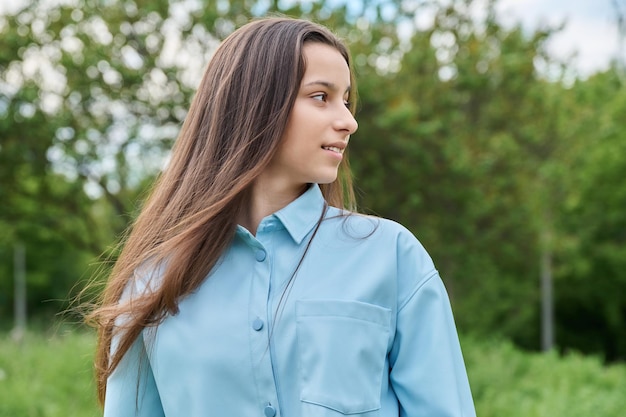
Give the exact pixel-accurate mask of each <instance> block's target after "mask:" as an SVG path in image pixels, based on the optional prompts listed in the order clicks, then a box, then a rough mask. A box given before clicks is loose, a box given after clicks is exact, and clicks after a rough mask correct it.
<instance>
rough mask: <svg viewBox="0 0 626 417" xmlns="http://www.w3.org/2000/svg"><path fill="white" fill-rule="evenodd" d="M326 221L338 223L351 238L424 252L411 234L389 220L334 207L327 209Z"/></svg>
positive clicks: (403, 227)
mask: <svg viewBox="0 0 626 417" xmlns="http://www.w3.org/2000/svg"><path fill="white" fill-rule="evenodd" d="M326 219H332V220H335V221H338V222H340V223H341V224H342V227H341V230H342V232H343V233H346V234H348V235H351V236H353V237H357V238H363V239H372V240H375V241H377V242H379V243H381V244H387V245H388V244H392V243H394V244H395V245H398V246H399V249H402V248H405V247H415V248H417V249H419V250H424V248H423V246H422V244H421V243H420V241H419V240H418V239H417V237H415V235H414V234H413V232H411V231H410V230H409V229H407V228H406V227H405V226H403V225H402V224H400V223H398V222H396V221H394V220H391V219H386V218H384V217H378V216H373V215H369V214H362V213H358V212H352V211H347V210H342V209H338V208H335V207H330V208H329V210H328V213H327V215H326Z"/></svg>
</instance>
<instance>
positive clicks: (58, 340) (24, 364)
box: [0, 329, 102, 417]
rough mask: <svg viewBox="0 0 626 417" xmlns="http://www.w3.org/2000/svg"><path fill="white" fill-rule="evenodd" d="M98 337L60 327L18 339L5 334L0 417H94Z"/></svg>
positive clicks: (0, 338)
mask: <svg viewBox="0 0 626 417" xmlns="http://www.w3.org/2000/svg"><path fill="white" fill-rule="evenodd" d="M94 341H95V338H94V336H93V335H92V334H90V333H86V332H76V331H69V330H61V329H57V330H55V331H54V332H47V333H41V334H36V333H27V334H26V335H25V337H24V339H23V340H22V342H21V343H16V342H15V341H14V340H13V339H12V338H11V336H10V334H8V333H1V334H0V417H57V416H58V417H92V416H101V415H102V413H101V411H100V409H99V408H98V405H97V403H96V395H95V388H94V386H95V384H94V383H93V372H92V365H91V363H92V357H93V350H94Z"/></svg>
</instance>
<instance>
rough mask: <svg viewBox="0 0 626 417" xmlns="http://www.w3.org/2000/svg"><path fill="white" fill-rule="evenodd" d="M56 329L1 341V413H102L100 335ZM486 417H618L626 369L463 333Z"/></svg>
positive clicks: (479, 408) (29, 416) (77, 416)
mask: <svg viewBox="0 0 626 417" xmlns="http://www.w3.org/2000/svg"><path fill="white" fill-rule="evenodd" d="M69 330H71V329H67V328H62V327H61V328H55V329H54V331H48V332H42V333H28V334H27V335H26V337H25V339H24V340H23V345H18V344H15V343H13V342H12V341H11V340H9V339H0V352H2V354H1V355H0V417H16V416H19V417H66V416H72V417H96V416H98V415H102V413H101V411H100V409H99V407H98V405H97V402H96V395H95V388H94V382H93V378H92V373H91V372H90V366H89V363H90V360H91V358H92V357H93V349H94V345H95V337H94V335H93V334H91V333H85V332H76V331H75V330H72V331H69ZM461 342H462V344H463V353H464V355H465V359H466V363H467V372H468V376H469V378H470V382H471V384H472V393H473V396H474V401H475V405H476V414H477V415H478V416H481V417H501V416H507V417H561V416H562V417H589V416H593V417H617V416H623V415H624V410H626V396H624V395H623V393H624V392H626V366H625V365H623V364H621V365H610V366H605V365H603V364H602V362H601V361H600V360H599V359H598V358H596V357H589V356H583V355H580V354H567V355H564V356H562V357H561V356H559V355H558V354H557V353H556V352H551V353H550V354H539V353H527V352H522V351H520V350H519V349H518V348H515V347H514V346H513V345H512V344H511V343H510V342H506V341H503V340H497V339H487V340H485V339H484V338H483V339H481V340H478V339H474V338H463V339H462V340H461Z"/></svg>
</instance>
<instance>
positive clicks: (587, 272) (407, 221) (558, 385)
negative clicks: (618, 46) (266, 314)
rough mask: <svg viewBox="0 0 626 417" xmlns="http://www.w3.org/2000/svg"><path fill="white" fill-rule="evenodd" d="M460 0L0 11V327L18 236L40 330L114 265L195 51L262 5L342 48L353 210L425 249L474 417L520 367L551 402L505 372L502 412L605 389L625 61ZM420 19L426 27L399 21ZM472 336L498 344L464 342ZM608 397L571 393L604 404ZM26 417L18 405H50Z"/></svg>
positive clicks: (613, 352) (81, 4) (618, 282)
mask: <svg viewBox="0 0 626 417" xmlns="http://www.w3.org/2000/svg"><path fill="white" fill-rule="evenodd" d="M474 3H475V2H473V1H472V0H450V1H448V2H434V3H431V2H412V1H406V0H405V1H400V0H361V1H348V2H342V1H340V0H337V1H332V2H328V3H325V2H323V1H318V0H311V1H306V2H297V1H294V2H289V1H269V0H267V1H262V0H230V1H228V0H218V1H213V0H195V1H182V0H180V1H178V0H66V1H58V2H44V1H41V2H39V1H34V2H29V3H28V2H27V3H26V4H24V5H23V6H21V7H20V8H18V9H17V10H14V11H10V12H7V13H6V14H5V15H3V16H2V15H0V322H3V326H4V327H7V326H8V325H9V324H7V323H8V322H9V318H10V317H11V316H12V308H13V307H12V306H13V303H14V299H13V286H14V283H13V269H14V267H13V254H14V250H15V247H16V245H17V244H18V243H19V244H20V245H23V247H25V248H26V278H27V296H28V298H27V302H28V305H27V307H28V311H29V314H30V315H31V316H35V317H38V318H39V319H40V320H48V319H50V320H53V319H54V318H55V317H56V315H57V314H58V313H59V312H60V311H64V310H66V309H67V308H68V307H69V305H70V301H71V300H72V299H73V297H74V296H75V295H76V294H77V292H78V291H79V290H80V289H81V288H82V287H83V286H84V284H85V283H86V282H87V281H89V280H90V278H91V277H92V276H93V273H94V271H95V270H96V269H97V268H98V265H100V264H101V261H102V259H104V257H107V256H112V257H113V258H114V257H115V254H116V249H115V245H114V242H115V241H116V239H117V238H118V237H119V236H120V235H121V234H122V232H123V231H124V230H125V229H126V228H127V227H128V225H129V224H130V222H131V221H132V219H133V217H134V216H135V214H136V213H137V210H138V208H139V207H140V206H141V201H142V199H143V198H144V197H145V195H146V192H147V190H148V188H149V184H150V183H151V182H152V180H153V179H154V177H155V175H157V174H158V172H159V170H160V169H161V168H162V167H163V166H164V164H165V163H166V161H167V152H168V149H169V148H170V146H171V145H172V143H173V141H174V140H175V138H176V134H177V131H178V128H179V127H180V125H181V122H182V121H183V120H184V118H185V111H186V108H187V106H188V105H189V103H190V100H191V97H192V95H193V92H194V88H195V86H196V85H197V83H198V81H199V77H200V75H201V73H202V69H203V67H204V66H205V65H206V62H207V61H208V60H209V59H210V57H211V53H212V51H213V50H214V48H215V46H216V45H217V44H218V43H219V41H220V40H221V39H223V38H224V37H225V36H227V35H228V34H229V33H231V32H232V31H233V30H234V29H235V28H236V27H238V26H241V25H242V24H244V23H245V22H247V21H249V19H250V18H254V17H258V16H263V15H266V14H269V13H276V12H279V13H282V14H286V15H290V16H303V17H307V18H311V19H313V20H316V21H319V22H322V23H324V24H326V25H327V26H329V27H331V28H333V29H334V30H335V31H336V32H337V33H338V34H339V35H340V36H342V37H343V38H345V39H346V40H347V42H348V44H349V45H350V47H351V50H352V55H353V58H354V68H355V71H356V74H357V79H358V90H359V96H360V99H359V108H358V113H357V119H358V121H359V124H360V127H359V131H358V132H357V133H356V134H355V135H354V136H353V138H352V139H351V145H350V160H351V164H352V169H353V173H354V175H355V178H356V185H357V188H358V190H357V191H358V192H357V194H358V202H359V206H360V209H361V210H362V211H364V212H367V213H375V214H377V215H380V216H383V217H387V218H391V219H394V220H397V221H399V222H401V223H402V224H404V225H406V226H407V227H409V228H410V229H411V230H412V231H413V232H414V233H415V234H416V235H417V236H418V238H419V239H420V240H421V241H422V243H423V244H424V245H425V246H426V248H427V249H428V251H429V252H430V254H431V255H432V257H433V259H434V261H435V263H436V265H437V266H438V269H439V270H440V272H441V275H442V276H443V278H444V282H445V283H446V286H447V288H448V290H449V293H450V296H451V299H452V303H453V308H454V311H455V315H456V319H457V325H458V328H459V329H460V331H461V333H462V334H464V335H468V337H471V339H468V340H469V342H468V343H469V344H470V346H471V347H470V350H469V357H468V358H469V359H468V360H469V362H470V364H472V363H476V364H477V365H476V367H481V368H485V369H482V370H481V371H475V372H476V375H481V376H477V377H476V378H475V381H479V382H474V385H473V386H474V389H475V390H477V391H478V395H479V397H481V398H483V397H484V398H490V405H489V407H491V408H487V407H488V406H487V405H484V407H485V408H483V412H482V413H481V415H484V416H489V415H494V416H495V415H509V416H514V415H517V414H515V413H514V412H513V411H512V410H513V409H507V411H506V412H505V411H504V410H505V408H499V407H505V405H506V402H507V398H509V397H507V396H506V395H504V396H501V395H499V394H500V391H499V390H500V389H502V388H503V387H506V383H507V381H508V382H510V383H511V384H513V383H515V384H518V381H515V382H513V379H515V378H518V377H524V376H526V375H529V374H530V373H534V372H538V373H540V374H541V375H543V376H542V378H545V380H546V381H549V384H552V387H551V391H549V393H550V394H549V395H552V394H555V392H556V391H558V390H561V391H562V392H567V393H571V397H565V396H558V395H556V396H555V397H554V398H550V401H554V405H553V406H554V407H563V408H560V409H559V410H570V411H569V412H567V413H560V412H559V413H553V414H550V413H547V412H545V411H542V410H540V409H536V407H540V406H536V405H534V404H533V401H534V399H537V398H538V397H544V396H545V397H546V398H547V395H548V394H545V393H543V392H541V391H538V390H539V389H540V388H539V387H530V386H527V387H525V386H522V385H523V384H522V383H521V382H519V385H515V387H516V388H520V389H522V390H523V392H524V393H525V395H526V397H525V401H527V402H526V403H524V404H522V405H521V406H522V409H523V410H527V411H528V413H526V414H519V415H520V416H521V415H524V416H534V415H537V416H543V415H568V416H574V415H581V416H582V415H598V416H600V415H602V414H600V413H599V411H598V409H596V408H594V409H593V410H592V411H589V413H587V414H584V413H582V414H581V412H579V411H576V410H578V409H577V408H568V407H570V406H571V404H569V403H568V402H569V401H579V402H582V401H591V400H590V399H591V397H592V396H595V392H592V391H585V390H583V388H582V384H585V383H586V382H593V380H594V378H596V377H595V376H594V375H596V374H597V375H598V376H597V378H598V381H599V382H598V383H599V384H600V385H601V386H603V387H606V389H607V390H609V389H611V390H613V389H614V390H617V392H624V388H626V386H625V384H626V383H625V382H624V376H623V375H624V369H623V368H621V367H619V366H617V365H616V366H615V367H614V368H611V369H608V368H607V370H602V369H601V364H600V363H599V362H598V361H597V360H596V359H595V358H600V360H601V361H609V362H614V361H623V360H625V359H626V332H624V329H625V328H626V297H625V296H624V294H626V272H624V271H626V210H624V207H626V187H624V186H623V182H624V178H626V70H625V65H626V63H624V62H623V61H620V60H615V61H614V62H613V63H612V65H611V66H610V68H608V69H607V70H606V71H603V72H598V73H596V74H593V75H591V76H588V77H586V78H582V77H579V76H577V74H576V71H575V70H574V69H573V68H572V66H571V64H570V63H569V62H567V61H564V62H561V61H558V60H556V59H555V58H554V57H551V56H550V55H549V54H547V51H546V42H548V41H549V40H550V38H551V36H553V35H554V33H555V32H556V31H558V30H559V28H553V27H547V26H546V27H540V28H539V29H536V30H534V31H528V30H525V29H523V28H522V27H521V26H519V25H513V26H507V25H504V24H502V23H500V22H501V19H500V17H499V16H498V14H497V13H496V7H495V6H496V4H497V0H491V1H487V2H480V6H477V4H474ZM476 3H478V2H476ZM477 10H480V11H481V13H477ZM420 14H423V15H424V16H431V17H432V24H430V25H423V24H417V23H416V22H417V21H418V20H416V19H415V18H414V17H415V16H418V15H420ZM422 20H423V19H422ZM422 20H420V21H422ZM542 275H544V276H546V275H549V276H550V277H551V279H552V282H553V294H554V297H553V298H554V323H555V330H556V332H555V342H556V351H555V352H552V353H551V354H549V355H547V356H545V357H542V356H528V357H526V356H523V354H522V353H520V351H518V350H517V349H518V348H520V349H525V350H527V351H528V350H530V351H533V350H539V349H540V348H541V337H540V336H541V326H540V322H541V321H540V318H541V295H542V292H541V285H540V277H541V276H542ZM32 337H35V336H32ZM78 337H81V336H78ZM492 337H496V338H497V340H507V341H510V342H511V343H512V344H513V345H514V346H516V347H515V348H514V347H512V346H513V345H509V344H508V342H501V343H500V344H498V346H494V347H491V345H488V344H487V345H481V344H479V343H478V342H477V340H481V339H487V340H491V338H492ZM2 343H4V342H2ZM38 343H42V342H38ZM68 343H70V344H79V345H80V346H81V349H85V350H84V351H85V352H86V351H87V350H88V349H89V348H90V345H89V343H90V342H85V341H84V340H83V339H80V340H79V339H76V340H71V341H69V342H68ZM7 346H8V345H0V361H5V362H3V364H2V366H8V365H7V364H6V359H5V358H6V355H5V352H10V348H9V347H7ZM5 349H9V350H6V351H5ZM33 349H36V347H34V348H33ZM573 352H580V353H583V354H591V355H593V356H592V358H584V357H582V356H578V354H575V353H573ZM558 354H562V355H565V359H564V360H563V362H561V361H560V360H559V359H558V357H557V355H558ZM23 355H28V353H27V351H25V352H23ZM32 355H36V354H35V353H32ZM490 355H492V356H493V357H490ZM33 357H34V356H33ZM50 361H52V359H50ZM496 364H497V365H496ZM495 366H501V367H502V368H503V369H504V370H506V372H505V373H504V374H498V375H496V374H495V373H493V374H490V372H495V369H494V367H495ZM549 367H555V369H558V370H559V372H560V371H563V372H564V373H565V374H566V377H565V378H566V379H567V381H561V380H560V379H559V378H557V377H556V376H551V375H550V373H549V372H548V371H547V369H548V368H549ZM59 372H61V371H60V370H59ZM516 373H517V374H516ZM620 375H621V376H620ZM481 378H483V379H481ZM489 378H495V379H496V380H497V379H499V378H505V379H506V378H510V379H506V380H505V381H502V383H496V384H494V383H493V379H491V380H490V379H489ZM620 378H621V379H620ZM480 381H483V382H480ZM0 384H3V381H0ZM569 384H571V385H569ZM577 384H581V386H580V390H582V391H577V389H579V388H576V387H578V385H577ZM511 386H512V387H513V385H511ZM572 387H574V388H576V389H574V388H572ZM589 389H590V390H591V388H589ZM561 391H559V392H561ZM0 392H4V391H3V390H2V389H0ZM74 395H76V394H74ZM510 395H513V393H511V394H510ZM563 395H565V394H563ZM567 395H570V394H567ZM609 397H610V394H608V393H607V394H606V397H601V398H604V399H605V400H606V401H604V402H603V401H601V400H598V401H597V402H592V403H593V404H596V403H597V404H598V407H600V406H601V405H602V406H605V405H604V404H605V403H606V404H609V405H606V407H609V408H607V409H610V407H613V406H614V404H617V405H615V407H617V406H618V405H620V404H619V401H620V400H619V399H615V398H613V397H611V398H609ZM15 398H17V396H16V397H15ZM559 401H561V403H559V405H557V404H556V402H559ZM594 401H596V400H594ZM0 404H2V401H0ZM612 404H613V405H612ZM620 406H621V407H622V408H620V409H621V410H623V409H624V404H623V402H622V403H621V405H620ZM524 407H525V408H524ZM550 409H556V408H550ZM581 409H585V408H581ZM617 409H618V408H615V410H617ZM489 410H492V411H489ZM518 411H519V410H518ZM2 412H3V410H0V415H3V414H2ZM29 413H30V414H19V413H18V414H19V415H57V414H54V413H48V414H45V413H44V412H43V411H42V412H41V413H40V412H38V411H29ZM576 413H578V414H576ZM85 415H88V414H85ZM606 415H617V414H606Z"/></svg>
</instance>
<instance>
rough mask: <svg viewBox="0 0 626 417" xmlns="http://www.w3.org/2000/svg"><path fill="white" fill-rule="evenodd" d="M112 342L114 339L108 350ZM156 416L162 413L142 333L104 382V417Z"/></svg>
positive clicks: (114, 343)
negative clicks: (105, 383)
mask: <svg viewBox="0 0 626 417" xmlns="http://www.w3.org/2000/svg"><path fill="white" fill-rule="evenodd" d="M116 342H117V340H116V339H114V341H113V343H112V349H113V348H114V347H115V346H116V345H117V343H116ZM159 416H165V414H164V412H163V408H162V406H161V399H160V397H159V392H158V390H157V386H156V383H155V380H154V375H153V374H152V368H151V366H150V361H149V360H148V355H147V354H146V349H145V345H144V339H143V332H142V333H140V335H139V337H138V338H137V340H135V342H134V343H133V345H132V346H131V347H130V349H128V351H127V352H126V354H125V355H124V357H123V358H122V360H121V361H120V363H119V365H118V366H117V367H116V368H115V370H114V371H113V373H112V374H111V375H110V376H109V379H108V380H107V386H106V394H105V400H104V417H159Z"/></svg>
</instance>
